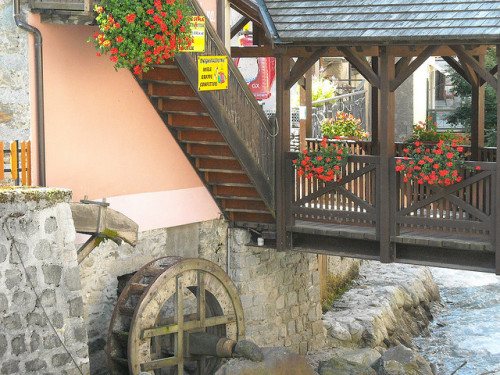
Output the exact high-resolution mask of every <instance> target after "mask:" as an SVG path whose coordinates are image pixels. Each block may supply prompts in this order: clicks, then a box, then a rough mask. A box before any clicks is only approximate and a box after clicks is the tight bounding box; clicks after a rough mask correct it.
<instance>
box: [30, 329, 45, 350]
mask: <svg viewBox="0 0 500 375" xmlns="http://www.w3.org/2000/svg"><path fill="white" fill-rule="evenodd" d="M41 344H42V338H41V337H40V335H39V334H38V333H36V332H34V333H33V334H32V335H31V341H30V351H31V352H32V353H33V352H36V351H37V350H38V348H40V345H41Z"/></svg>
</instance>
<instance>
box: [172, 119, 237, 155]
mask: <svg viewBox="0 0 500 375" xmlns="http://www.w3.org/2000/svg"><path fill="white" fill-rule="evenodd" d="M168 125H170V126H179V127H181V126H186V127H191V126H196V127H203V128H215V127H216V126H215V124H214V122H213V121H212V119H211V118H210V117H208V116H190V115H181V114H169V115H168ZM228 148H229V147H228Z"/></svg>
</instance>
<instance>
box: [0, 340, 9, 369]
mask: <svg viewBox="0 0 500 375" xmlns="http://www.w3.org/2000/svg"><path fill="white" fill-rule="evenodd" d="M7 345H8V344H7V338H6V337H5V335H3V334H0V360H1V359H2V357H3V356H4V355H5V353H6V352H7V349H8V347H7ZM0 362H1V361H0Z"/></svg>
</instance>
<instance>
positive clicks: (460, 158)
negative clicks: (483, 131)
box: [396, 138, 481, 186]
mask: <svg viewBox="0 0 500 375" xmlns="http://www.w3.org/2000/svg"><path fill="white" fill-rule="evenodd" d="M461 141H462V139H460V138H458V139H453V140H451V141H444V140H440V141H439V142H438V143H437V144H436V145H435V146H430V145H426V144H425V143H423V142H421V141H415V143H414V145H413V146H408V147H406V148H404V149H403V153H404V157H403V158H402V159H398V160H397V161H396V172H400V173H401V174H402V175H403V181H404V182H408V181H415V182H416V183H417V184H424V183H426V184H429V185H440V186H449V185H453V184H454V183H457V182H460V181H462V176H461V171H462V170H464V169H467V170H471V171H472V170H473V168H472V167H470V166H467V165H466V164H465V161H466V157H467V156H468V154H469V153H468V152H464V148H463V146H461V145H460V142H461ZM480 169H481V167H479V166H477V167H476V170H480Z"/></svg>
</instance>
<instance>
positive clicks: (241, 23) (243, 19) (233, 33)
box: [231, 16, 250, 39]
mask: <svg viewBox="0 0 500 375" xmlns="http://www.w3.org/2000/svg"><path fill="white" fill-rule="evenodd" d="M249 22H250V19H249V18H247V17H245V16H243V17H241V18H240V19H239V20H238V21H236V23H235V24H234V25H233V26H231V39H233V38H234V37H235V36H236V34H238V33H239V32H240V31H241V29H243V28H244V27H245V26H246V25H247V24H248V23H249Z"/></svg>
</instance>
